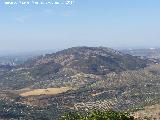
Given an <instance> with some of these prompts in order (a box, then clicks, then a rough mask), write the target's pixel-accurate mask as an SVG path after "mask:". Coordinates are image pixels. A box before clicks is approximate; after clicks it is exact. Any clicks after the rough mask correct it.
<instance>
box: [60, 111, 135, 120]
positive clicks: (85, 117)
mask: <svg viewBox="0 0 160 120" xmlns="http://www.w3.org/2000/svg"><path fill="white" fill-rule="evenodd" d="M58 120H134V117H132V116H130V115H129V114H128V113H124V112H117V111H100V110H94V111H91V112H87V113H86V114H81V113H79V112H70V113H66V114H64V115H63V116H61V117H60V118H59V119H58Z"/></svg>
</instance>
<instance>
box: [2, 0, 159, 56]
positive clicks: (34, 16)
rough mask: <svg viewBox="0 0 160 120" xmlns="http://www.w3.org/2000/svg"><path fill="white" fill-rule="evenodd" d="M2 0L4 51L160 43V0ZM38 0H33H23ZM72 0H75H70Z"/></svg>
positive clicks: (142, 46)
mask: <svg viewBox="0 0 160 120" xmlns="http://www.w3.org/2000/svg"><path fill="white" fill-rule="evenodd" d="M8 1H9V2H20V1H19V0H1V1H0V53H3V54H5V53H6V54H7V53H14V52H27V51H38V50H50V49H54V50H56V49H64V48H69V47H75V46H104V47H111V48H146V47H160V0H74V1H73V0H72V2H73V3H72V4H69V5H66V1H65V0H36V1H38V2H44V1H46V2H54V3H55V2H59V3H63V4H54V5H49V4H48V5H40V4H39V5H33V4H29V5H21V4H18V5H10V6H9V5H6V4H4V3H5V2H8ZM22 1H23V2H24V1H29V2H31V1H34V2H35V0H22ZM70 2H71V1H70Z"/></svg>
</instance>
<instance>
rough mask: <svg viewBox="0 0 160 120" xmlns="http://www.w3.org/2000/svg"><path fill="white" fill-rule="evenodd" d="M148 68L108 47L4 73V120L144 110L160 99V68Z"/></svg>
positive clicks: (0, 83) (69, 52)
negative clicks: (77, 113)
mask: <svg viewBox="0 0 160 120" xmlns="http://www.w3.org/2000/svg"><path fill="white" fill-rule="evenodd" d="M148 63H149V61H148V60H144V59H140V58H138V57H135V56H132V55H129V54H123V53H121V52H119V51H115V50H113V49H110V48H104V47H74V48H69V49H66V50H63V51H59V52H57V53H53V54H47V55H45V56H38V57H36V58H34V59H30V60H28V61H26V62H25V63H24V64H21V65H18V66H14V67H13V68H11V69H9V70H8V69H7V70H4V71H3V72H2V71H1V74H0V88H1V92H0V95H1V99H0V100H1V101H0V107H1V110H0V113H1V114H0V116H2V117H6V116H5V115H6V114H9V116H10V117H11V118H12V116H14V117H15V118H17V119H18V118H19V117H22V118H23V119H31V120H32V119H35V118H36V119H40V118H37V117H42V118H43V119H49V120H52V119H55V118H56V117H57V116H58V115H59V114H60V113H62V112H64V111H76V110H78V111H86V110H90V109H93V108H97V109H102V110H108V109H114V110H130V109H137V108H138V109H139V108H143V107H144V106H146V105H150V104H154V103H156V102H157V101H159V98H160V90H159V88H160V86H159V85H160V67H159V65H157V64H155V65H149V64H148ZM64 88H65V89H64ZM18 106H19V107H18ZM33 114H34V115H33ZM32 115H33V116H32ZM44 117H45V118H44ZM53 117H54V118H53ZM42 118H41V119H42Z"/></svg>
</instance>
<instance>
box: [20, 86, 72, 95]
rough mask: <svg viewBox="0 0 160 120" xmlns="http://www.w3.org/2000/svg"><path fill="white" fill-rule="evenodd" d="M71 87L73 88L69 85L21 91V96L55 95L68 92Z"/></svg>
mask: <svg viewBox="0 0 160 120" xmlns="http://www.w3.org/2000/svg"><path fill="white" fill-rule="evenodd" d="M70 89H71V88H69V87H60V88H47V89H35V90H32V91H28V92H24V93H20V96H23V97H27V96H37V95H55V94H59V93H63V92H66V91H68V90H70Z"/></svg>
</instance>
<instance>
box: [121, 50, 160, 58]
mask: <svg viewBox="0 0 160 120" xmlns="http://www.w3.org/2000/svg"><path fill="white" fill-rule="evenodd" d="M122 52H124V53H127V54H130V55H134V56H141V57H146V58H155V59H160V48H148V49H126V50H122Z"/></svg>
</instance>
